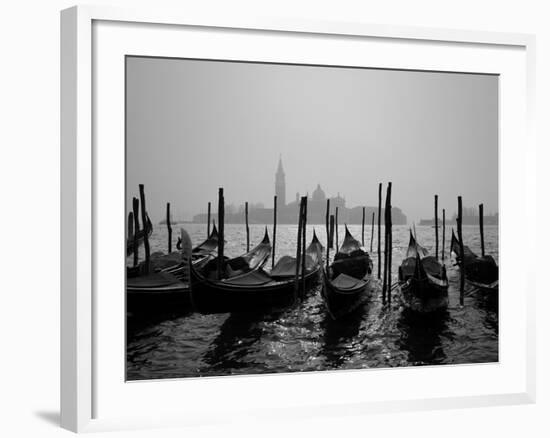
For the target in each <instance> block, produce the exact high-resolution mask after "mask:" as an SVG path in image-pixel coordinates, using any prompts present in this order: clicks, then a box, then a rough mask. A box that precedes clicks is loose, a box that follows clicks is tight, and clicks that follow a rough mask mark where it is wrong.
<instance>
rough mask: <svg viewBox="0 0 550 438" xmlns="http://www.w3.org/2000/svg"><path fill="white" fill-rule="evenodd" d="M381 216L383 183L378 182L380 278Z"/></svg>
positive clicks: (380, 255) (379, 263) (379, 258)
mask: <svg viewBox="0 0 550 438" xmlns="http://www.w3.org/2000/svg"><path fill="white" fill-rule="evenodd" d="M381 216H382V183H379V184H378V279H379V280H380V267H381V266H382V247H381V242H380V238H381V236H382V235H381V232H380V226H381Z"/></svg>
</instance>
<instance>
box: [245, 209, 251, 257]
mask: <svg viewBox="0 0 550 438" xmlns="http://www.w3.org/2000/svg"><path fill="white" fill-rule="evenodd" d="M244 221H245V224H246V252H248V251H250V228H249V227H248V201H247V202H245V203H244Z"/></svg>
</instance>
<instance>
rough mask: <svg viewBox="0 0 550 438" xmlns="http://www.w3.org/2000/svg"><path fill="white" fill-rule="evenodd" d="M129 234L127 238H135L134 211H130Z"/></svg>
mask: <svg viewBox="0 0 550 438" xmlns="http://www.w3.org/2000/svg"><path fill="white" fill-rule="evenodd" d="M127 232H128V235H127V237H126V240H128V241H130V240H132V239H133V238H134V213H133V212H130V213H128V231H127Z"/></svg>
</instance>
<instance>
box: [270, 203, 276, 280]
mask: <svg viewBox="0 0 550 438" xmlns="http://www.w3.org/2000/svg"><path fill="white" fill-rule="evenodd" d="M276 241H277V195H275V196H273V248H272V249H273V252H272V254H271V269H273V267H274V266H275V242H276Z"/></svg>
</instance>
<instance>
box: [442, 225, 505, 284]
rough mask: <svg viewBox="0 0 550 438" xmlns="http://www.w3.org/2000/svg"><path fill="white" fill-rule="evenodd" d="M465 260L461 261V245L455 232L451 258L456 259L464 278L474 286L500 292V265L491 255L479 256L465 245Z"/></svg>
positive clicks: (452, 239)
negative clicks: (462, 270)
mask: <svg viewBox="0 0 550 438" xmlns="http://www.w3.org/2000/svg"><path fill="white" fill-rule="evenodd" d="M463 248H464V260H461V259H460V243H459V241H458V239H457V238H456V236H455V233H454V230H453V231H452V237H451V257H453V256H454V257H455V259H456V262H457V264H458V266H459V267H460V269H464V278H465V279H466V281H467V282H468V283H469V284H471V285H472V286H474V287H476V288H478V289H481V290H486V291H493V292H498V265H497V263H496V261H495V259H494V258H493V257H492V256H490V255H485V256H481V257H480V256H478V255H477V254H476V253H474V252H473V251H472V250H471V249H470V248H469V247H468V246H466V245H463Z"/></svg>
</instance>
